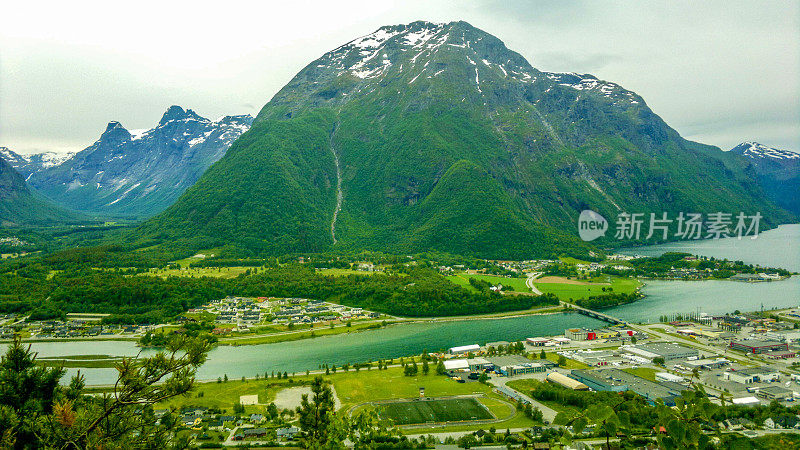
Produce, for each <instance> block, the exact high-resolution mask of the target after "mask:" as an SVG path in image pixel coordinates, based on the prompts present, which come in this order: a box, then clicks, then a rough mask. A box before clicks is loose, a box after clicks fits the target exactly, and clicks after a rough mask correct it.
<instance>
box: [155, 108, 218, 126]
mask: <svg viewBox="0 0 800 450" xmlns="http://www.w3.org/2000/svg"><path fill="white" fill-rule="evenodd" d="M187 119H193V120H201V121H202V120H207V119H205V118H204V117H202V116H200V115H199V114H197V113H196V112H194V111H193V110H191V109H183V108H181V107H180V106H178V105H172V106H170V107H169V108H167V111H166V112H164V115H163V116H161V120H160V121H159V122H158V124H159V125H164V124H165V123H167V122H170V121H174V120H187Z"/></svg>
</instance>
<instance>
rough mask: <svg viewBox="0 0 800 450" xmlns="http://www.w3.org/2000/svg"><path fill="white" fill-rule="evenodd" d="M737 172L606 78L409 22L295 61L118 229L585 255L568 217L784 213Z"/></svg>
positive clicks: (486, 37) (264, 248)
mask: <svg viewBox="0 0 800 450" xmlns="http://www.w3.org/2000/svg"><path fill="white" fill-rule="evenodd" d="M750 167H751V165H750V164H749V163H748V162H747V161H746V160H745V159H743V158H741V157H739V156H737V155H735V154H733V153H730V152H722V151H721V150H719V149H718V148H716V147H712V146H708V145H703V144H699V143H696V142H691V141H688V140H686V139H683V138H682V137H681V136H680V135H679V134H678V133H677V132H676V131H675V130H674V129H672V128H670V127H669V126H668V125H667V124H666V123H664V121H663V120H662V119H661V118H660V117H659V116H658V115H656V114H655V113H654V112H653V111H652V110H651V109H650V108H649V107H648V106H647V105H646V103H645V101H644V99H642V98H641V97H640V96H639V95H637V94H636V93H634V92H631V91H629V90H626V89H624V88H623V87H621V86H620V85H618V84H616V83H612V82H608V81H604V80H600V79H598V78H596V77H594V76H592V75H588V74H583V75H581V74H576V73H551V72H544V71H540V70H537V69H535V68H533V67H532V66H531V65H530V64H529V63H528V61H526V60H525V59H524V58H523V57H522V56H521V55H519V54H518V53H516V52H514V51H511V50H509V49H508V48H506V46H505V45H504V44H503V42H501V41H500V40H499V39H497V38H496V37H494V36H492V35H490V34H488V33H486V32H484V31H481V30H479V29H477V28H475V27H473V26H471V25H470V24H468V23H465V22H452V23H448V24H436V23H429V22H414V23H411V24H408V25H395V26H386V27H382V28H380V29H378V30H377V31H375V32H373V33H371V34H369V35H366V36H363V37H361V38H358V39H355V40H353V41H350V42H348V43H346V44H344V45H342V46H339V47H337V48H335V49H333V50H331V51H330V52H328V53H326V54H325V55H323V56H322V57H320V58H319V59H317V60H316V61H313V62H311V63H310V64H308V65H307V66H306V67H305V68H304V69H302V70H301V71H300V72H299V73H298V74H297V75H296V76H295V77H294V78H293V79H292V80H291V81H290V82H289V83H288V84H287V85H286V86H285V87H283V88H282V89H281V90H280V91H279V92H278V93H277V94H276V95H275V96H274V97H273V98H272V99H271V100H270V101H269V103H267V104H266V106H264V108H263V109H262V110H261V112H260V113H259V114H258V116H257V117H256V119H255V121H254V123H253V127H252V128H251V130H250V131H248V132H247V133H245V134H244V135H242V137H241V138H240V139H238V140H237V141H236V142H235V143H234V144H233V145H232V147H231V148H230V150H229V151H228V152H227V154H226V155H225V156H224V157H223V158H222V159H220V160H219V161H218V162H217V163H216V164H214V165H213V166H211V167H210V168H209V170H208V171H207V172H206V173H205V174H203V176H202V177H200V179H199V180H198V182H197V183H196V184H194V185H193V186H192V187H191V188H189V189H187V190H186V192H185V193H184V194H183V195H182V196H181V197H180V198H179V199H178V200H177V202H176V203H175V204H173V205H172V206H170V207H169V208H168V209H167V210H166V211H164V212H163V213H162V214H160V215H158V216H157V217H155V218H153V219H151V220H149V221H147V222H146V223H145V224H143V225H142V226H141V227H140V228H139V229H138V230H137V231H136V232H135V236H133V237H138V238H141V239H147V240H148V241H151V240H153V239H158V240H161V241H163V242H164V243H165V244H167V243H178V244H179V245H185V246H194V247H197V248H203V247H205V248H207V247H210V246H216V245H223V244H232V245H235V246H239V247H240V248H243V249H245V250H246V251H249V252H257V253H269V254H283V253H291V252H314V251H328V250H336V249H342V250H361V249H370V250H383V251H390V252H415V251H429V250H438V251H446V252H452V253H457V254H467V255H477V256H483V257H489V258H528V257H535V256H554V255H558V254H560V253H576V252H587V251H588V250H589V249H592V248H595V247H592V246H591V245H590V244H587V243H584V242H582V241H580V240H579V239H578V237H577V233H576V231H577V228H576V221H577V217H578V214H579V213H580V211H581V210H584V209H593V210H595V211H597V212H600V213H601V214H603V215H604V216H605V217H608V218H610V220H612V221H613V220H614V218H615V217H616V215H617V213H618V212H620V211H626V212H644V213H650V212H653V213H657V214H660V213H661V212H662V211H663V212H668V213H670V215H671V217H675V216H676V215H677V213H678V212H684V211H685V212H704V213H711V212H716V211H728V212H732V213H738V212H740V211H744V212H748V213H754V212H756V211H760V212H761V213H762V214H763V215H764V216H765V222H766V223H767V224H777V223H781V222H784V221H787V220H792V216H791V214H789V213H788V212H787V211H785V210H783V209H781V208H779V207H778V206H777V205H775V204H774V203H773V202H772V201H770V200H769V199H768V198H766V196H765V193H764V191H763V189H762V188H761V187H760V186H759V184H758V183H757V182H756V180H755V179H754V177H753V173H752V168H750ZM612 241H613V237H611V238H606V240H605V241H603V240H601V241H597V242H600V245H605V244H608V243H610V242H612ZM604 243H605V244H604Z"/></svg>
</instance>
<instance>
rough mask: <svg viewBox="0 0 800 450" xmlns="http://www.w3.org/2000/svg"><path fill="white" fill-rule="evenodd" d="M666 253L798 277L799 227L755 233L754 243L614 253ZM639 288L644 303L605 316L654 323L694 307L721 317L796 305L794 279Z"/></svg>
mask: <svg viewBox="0 0 800 450" xmlns="http://www.w3.org/2000/svg"><path fill="white" fill-rule="evenodd" d="M669 251H672V252H689V253H693V254H698V255H704V256H713V257H716V258H727V259H730V260H742V261H744V262H746V263H749V264H759V265H762V266H768V267H781V268H784V269H789V270H791V271H794V272H800V224H792V225H781V226H780V227H778V228H776V229H773V230H769V231H766V232H763V233H761V234H760V235H759V237H758V238H757V239H749V238H744V239H742V240H739V239H736V238H729V239H718V240H707V241H684V242H675V243H670V244H662V245H652V246H647V247H634V248H628V249H623V250H621V251H620V253H625V254H631V255H632V254H638V255H645V256H654V255H660V254H662V253H664V252H669ZM645 283H646V284H645V287H644V288H643V289H642V292H644V294H645V295H646V297H645V298H643V299H642V300H639V301H637V302H635V303H632V304H629V305H623V306H618V307H615V308H610V309H608V310H605V312H607V313H608V314H611V315H615V316H618V317H620V318H623V319H626V320H630V321H635V322H654V321H658V319H659V317H660V316H661V315H663V314H672V313H689V312H695V311H697V309H698V308H699V309H700V311H701V312H707V313H709V314H721V313H726V312H733V311H735V310H737V309H738V310H740V311H755V310H759V309H761V306H762V304H763V307H764V308H765V309H772V308H788V307H793V306H799V305H800V276H793V277H791V278H789V279H788V280H783V281H774V282H761V283H742V282H734V281H717V280H709V281H658V280H647V281H646V282H645Z"/></svg>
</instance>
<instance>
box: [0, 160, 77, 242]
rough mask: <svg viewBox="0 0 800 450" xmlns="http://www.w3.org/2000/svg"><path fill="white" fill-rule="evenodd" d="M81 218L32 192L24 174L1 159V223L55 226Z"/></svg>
mask: <svg viewBox="0 0 800 450" xmlns="http://www.w3.org/2000/svg"><path fill="white" fill-rule="evenodd" d="M81 219H82V216H80V215H79V214H77V213H73V212H70V211H67V210H64V209H62V208H59V207H57V206H55V205H52V204H50V203H49V202H47V201H46V200H44V199H42V198H41V197H39V196H38V195H36V194H34V193H33V192H31V190H30V189H29V188H28V185H27V184H26V183H25V179H24V178H22V175H20V174H19V173H18V172H17V171H16V170H14V168H13V167H11V165H10V164H9V163H8V162H6V161H5V160H4V159H2V158H0V226H2V227H14V226H23V225H53V224H60V223H74V222H78V221H80V220H81ZM84 219H85V218H84Z"/></svg>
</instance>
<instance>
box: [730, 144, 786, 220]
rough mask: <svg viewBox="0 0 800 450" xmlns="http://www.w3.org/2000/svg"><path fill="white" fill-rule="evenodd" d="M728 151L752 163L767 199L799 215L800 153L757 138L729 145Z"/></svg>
mask: <svg viewBox="0 0 800 450" xmlns="http://www.w3.org/2000/svg"><path fill="white" fill-rule="evenodd" d="M731 153H734V154H737V155H741V156H743V157H745V158H747V160H748V161H749V162H750V163H751V164H752V165H753V169H754V171H755V173H756V174H757V178H758V181H759V183H760V184H761V186H762V187H763V188H764V191H765V192H766V193H767V196H768V197H769V198H770V199H772V200H773V201H775V202H776V203H777V204H778V205H780V206H782V207H784V208H786V209H788V210H789V211H792V212H793V213H795V214H797V215H800V195H799V194H798V193H800V154H798V153H795V152H792V151H789V150H781V149H777V148H772V147H767V146H766V145H763V144H759V143H758V142H743V143H741V144H739V145H737V146H736V147H734V148H732V149H731Z"/></svg>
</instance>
